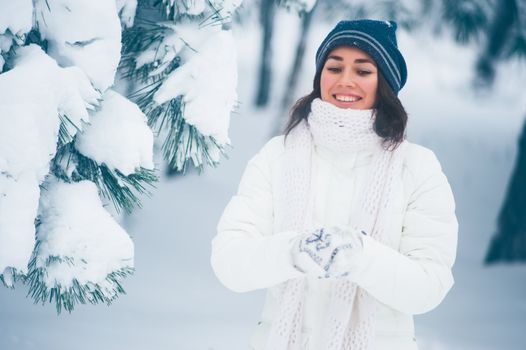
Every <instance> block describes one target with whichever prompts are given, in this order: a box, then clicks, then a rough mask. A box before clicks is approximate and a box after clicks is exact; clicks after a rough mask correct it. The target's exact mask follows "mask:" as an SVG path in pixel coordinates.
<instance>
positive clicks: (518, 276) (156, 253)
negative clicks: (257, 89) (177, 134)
mask: <svg viewBox="0 0 526 350" xmlns="http://www.w3.org/2000/svg"><path fill="white" fill-rule="evenodd" d="M278 23H279V24H280V25H281V26H283V28H281V29H280V30H279V32H280V33H288V35H290V36H294V35H295V32H296V31H295V30H294V25H295V20H294V19H293V18H285V19H284V20H280V21H279V22H278ZM285 23H288V24H287V25H286V26H288V27H286V28H285V27H284V26H285ZM325 31H326V29H325V28H323V29H321V28H317V29H316V30H315V32H313V36H312V37H313V38H312V40H311V42H312V45H311V47H309V51H308V53H307V57H309V58H311V57H314V56H313V55H314V50H315V48H316V44H317V43H319V42H320V40H321V36H322V35H323V34H324V33H325ZM237 34H238V35H237V36H238V43H239V57H240V88H239V92H240V97H239V100H240V108H239V110H238V111H237V113H236V114H234V116H233V118H232V123H231V139H232V143H233V145H234V149H233V150H232V151H231V152H230V159H229V160H228V161H224V162H223V164H222V165H221V166H220V167H219V168H218V169H215V170H208V171H207V172H206V173H205V174H204V175H202V176H198V175H197V174H193V173H191V174H188V175H187V176H185V177H178V178H175V179H170V180H168V181H163V182H162V183H160V184H159V185H158V188H157V190H156V192H155V196H154V197H153V198H152V199H150V200H147V199H145V200H144V204H145V205H144V209H143V210H141V211H137V212H136V213H135V214H134V215H133V216H131V217H128V218H126V220H125V222H124V225H125V227H126V228H127V229H128V231H129V233H130V234H131V235H132V238H133V239H134V241H135V253H136V260H135V265H136V273H135V275H134V277H132V278H129V279H128V281H126V283H125V288H126V290H127V292H128V295H127V296H123V297H121V298H120V299H119V300H118V301H117V302H116V303H115V304H114V305H113V306H111V307H109V308H108V307H106V306H102V305H101V306H97V307H94V306H83V307H78V308H77V309H76V311H74V312H73V313H72V314H71V315H68V314H67V313H66V314H62V315H61V316H56V314H55V310H54V308H53V307H52V306H50V305H46V306H44V307H42V306H38V305H37V306H35V305H33V304H32V303H31V301H30V300H29V299H26V298H25V297H24V295H25V293H24V292H25V290H24V288H23V287H22V286H19V287H17V290H16V291H11V290H7V289H5V288H0V349H1V350H4V349H5V350H25V349H46V350H47V349H50V350H51V349H53V350H62V349H64V350H65V349H70V348H75V349H76V350H87V349H93V348H97V349H104V350H106V349H108V350H143V349H156V350H168V349H177V350H193V349H195V350H212V349H213V350H227V349H228V350H241V349H247V348H248V345H247V344H248V339H249V337H250V333H251V331H252V328H253V325H254V324H255V322H257V320H258V315H259V311H260V308H261V304H262V301H263V296H264V293H263V292H253V293H246V294H236V293H233V292H230V291H228V290H226V289H225V288H223V287H222V286H221V285H220V284H219V282H218V281H217V280H216V279H215V277H214V275H213V273H212V271H211V268H210V267H209V254H210V240H211V238H212V237H213V235H214V234H215V224H216V222H217V220H218V218H219V216H220V214H221V211H222V209H223V207H224V206H225V204H226V203H227V201H228V200H229V198H230V196H231V195H232V193H233V192H234V191H235V189H236V187H237V182H238V180H239V178H240V176H241V172H242V171H243V168H244V166H245V164H246V162H247V161H248V159H249V158H250V157H251V156H252V155H253V154H254V153H255V152H256V151H257V150H258V149H259V148H260V147H261V145H262V144H263V143H264V142H265V141H266V140H267V139H268V138H269V136H270V133H271V130H272V129H273V128H274V125H273V124H274V121H273V120H272V119H274V117H275V116H276V115H277V113H278V112H277V111H276V110H275V109H273V108H270V109H268V110H264V111H255V110H253V109H252V108H251V106H250V104H251V101H252V98H253V94H252V92H253V91H252V90H253V86H252V84H253V83H254V81H255V80H256V78H255V77H256V74H255V68H256V64H255V63H256V62H257V52H259V50H258V47H257V45H256V44H255V41H256V37H255V36H254V35H256V32H255V31H253V30H251V28H244V29H242V30H241V29H239V28H238V32H237ZM279 38H280V43H277V44H276V45H277V46H276V50H275V53H276V54H277V55H276V56H277V57H276V58H275V61H276V65H275V67H276V68H277V76H278V77H277V81H276V86H282V84H281V82H282V81H283V80H284V78H285V75H286V72H287V71H288V68H287V65H288V62H290V60H291V57H290V56H291V53H290V52H287V50H286V49H282V48H287V47H290V43H287V40H290V39H287V37H286V35H280V37H279ZM400 46H401V47H402V48H403V50H404V53H405V56H406V57H407V60H408V65H409V74H410V76H409V81H408V85H407V86H406V88H405V89H404V90H403V92H402V93H401V95H400V97H401V99H402V101H403V102H404V104H405V106H406V108H407V110H408V111H409V113H410V118H411V121H410V127H409V138H410V140H412V141H414V142H418V143H421V144H423V145H426V146H428V147H430V148H431V149H433V150H434V151H435V152H436V154H437V156H438V158H439V159H440V160H441V162H442V165H443V167H444V171H445V172H446V174H447V175H448V177H449V179H450V182H451V185H452V187H453V190H454V193H455V196H456V199H457V213H458V216H459V221H460V237H459V251H458V259H457V264H456V266H455V271H454V273H455V277H456V285H455V286H454V288H453V290H452V291H451V292H450V294H449V295H448V297H447V298H446V300H445V301H444V302H443V304H442V305H440V306H439V307H438V308H437V309H436V310H434V311H432V312H430V313H428V314H426V315H422V316H417V317H416V327H417V338H418V341H419V344H420V348H421V350H443V349H448V350H456V349H462V350H501V349H506V350H519V349H524V348H526V341H525V340H524V337H523V332H524V330H525V329H526V265H517V266H497V267H491V268H488V267H484V266H482V263H481V262H482V260H483V256H484V253H485V250H486V248H487V245H488V243H489V240H490V237H491V235H492V234H493V232H494V229H495V219H496V216H497V214H498V209H499V207H500V204H501V203H502V199H503V196H504V193H505V189H506V184H507V179H508V177H509V175H510V173H511V170H512V166H513V161H514V157H515V152H516V140H517V136H518V132H519V127H520V125H521V123H522V120H523V117H524V115H525V112H526V110H525V105H524V101H526V93H525V92H524V89H523V85H524V84H523V82H524V81H526V72H525V69H524V68H522V70H521V71H517V67H505V68H504V69H503V71H502V75H501V77H500V80H499V81H498V82H497V86H496V89H495V90H493V91H492V92H491V93H487V94H484V95H482V96H476V95H474V94H473V93H472V92H471V91H470V89H469V79H470V78H471V74H472V73H471V72H472V71H471V65H470V63H471V59H472V53H471V50H470V49H461V48H458V47H455V46H453V45H452V44H450V43H449V42H447V41H442V40H429V38H426V37H418V36H415V35H413V36H411V37H409V36H407V35H401V36H400ZM289 51H290V50H289ZM311 61H312V60H308V61H307V62H306V67H305V73H304V75H303V76H304V77H305V78H304V79H303V80H302V84H303V87H302V91H301V92H299V93H300V94H301V93H302V92H306V91H307V90H308V88H309V86H310V79H311V78H310V77H311V76H312V64H313V63H312V62H311ZM278 62H279V63H280V64H279V63H278ZM283 92H284V91H283V90H281V89H278V88H276V89H274V90H273V96H274V97H276V98H277V97H279V96H280V94H281V93H283ZM296 95H297V94H296Z"/></svg>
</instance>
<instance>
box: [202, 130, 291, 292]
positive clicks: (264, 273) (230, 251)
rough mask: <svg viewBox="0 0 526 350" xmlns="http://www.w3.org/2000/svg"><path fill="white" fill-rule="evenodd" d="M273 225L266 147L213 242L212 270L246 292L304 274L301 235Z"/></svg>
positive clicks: (228, 284)
mask: <svg viewBox="0 0 526 350" xmlns="http://www.w3.org/2000/svg"><path fill="white" fill-rule="evenodd" d="M275 142H276V140H275ZM272 223H273V206H272V184H271V181H270V170H269V164H268V156H267V154H266V150H265V148H264V149H263V150H262V151H261V152H260V153H258V154H257V155H256V156H255V157H254V158H252V159H251V160H250V162H249V163H248V165H247V167H246V169H245V172H244V174H243V176H242V179H241V182H240V184H239V189H238V192H237V194H236V195H235V196H233V197H232V199H231V200H230V202H229V203H228V205H227V206H226V208H225V210H224V212H223V214H222V216H221V218H220V220H219V224H218V226H217V235H216V236H215V238H214V239H213V240H212V255H211V264H212V268H213V270H214V272H215V274H216V276H217V278H218V279H219V280H220V281H221V283H223V285H225V286H226V287H227V288H229V289H231V290H233V291H235V292H246V291H250V290H255V289H260V288H267V287H271V286H273V285H276V284H279V283H281V282H284V281H286V280H288V279H292V278H296V277H298V276H300V275H301V273H300V272H299V271H298V270H296V269H295V268H294V267H293V264H292V261H291V259H292V258H291V255H290V250H291V245H292V244H293V242H294V238H295V237H296V236H297V235H298V234H297V233H296V232H294V231H290V232H280V233H278V234H273V232H272V226H273V225H272Z"/></svg>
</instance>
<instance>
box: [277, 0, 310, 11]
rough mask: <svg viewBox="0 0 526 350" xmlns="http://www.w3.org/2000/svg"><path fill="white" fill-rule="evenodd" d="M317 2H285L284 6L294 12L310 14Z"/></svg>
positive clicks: (284, 0) (301, 0) (303, 0)
mask: <svg viewBox="0 0 526 350" xmlns="http://www.w3.org/2000/svg"><path fill="white" fill-rule="evenodd" d="M316 1H317V0H283V1H282V2H281V3H282V6H285V7H287V8H288V9H290V10H294V11H295V12H296V13H301V12H310V10H312V8H313V7H314V5H316Z"/></svg>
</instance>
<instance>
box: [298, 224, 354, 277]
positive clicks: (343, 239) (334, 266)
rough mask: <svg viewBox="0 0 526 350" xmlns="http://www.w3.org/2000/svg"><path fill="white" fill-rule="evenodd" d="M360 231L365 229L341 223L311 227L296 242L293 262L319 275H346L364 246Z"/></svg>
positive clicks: (301, 268) (311, 273) (304, 271)
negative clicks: (352, 227)
mask: <svg viewBox="0 0 526 350" xmlns="http://www.w3.org/2000/svg"><path fill="white" fill-rule="evenodd" d="M361 235H362V232H359V231H354V230H353V231H351V230H344V229H341V228H339V227H330V228H320V229H316V230H314V231H308V232H306V233H304V234H303V235H301V236H299V237H298V238H297V244H294V245H293V248H292V261H293V264H294V266H295V267H296V268H297V269H298V270H300V271H301V272H303V273H305V274H307V275H311V276H316V277H318V278H330V277H343V276H346V275H347V274H348V273H349V270H350V268H351V267H352V266H353V264H354V263H355V262H356V261H357V259H358V258H359V256H360V254H361V252H362V250H363V243H362V239H361Z"/></svg>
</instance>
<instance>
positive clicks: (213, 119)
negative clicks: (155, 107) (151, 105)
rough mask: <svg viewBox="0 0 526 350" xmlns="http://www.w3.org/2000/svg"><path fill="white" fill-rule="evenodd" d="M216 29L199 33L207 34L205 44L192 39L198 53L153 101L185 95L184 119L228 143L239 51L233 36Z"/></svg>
mask: <svg viewBox="0 0 526 350" xmlns="http://www.w3.org/2000/svg"><path fill="white" fill-rule="evenodd" d="M215 28H216V27H211V28H210V29H206V30H205V29H201V30H199V31H203V32H205V31H206V32H207V39H206V40H205V41H204V42H202V43H200V42H198V41H197V40H189V42H191V43H192V44H191V45H192V46H191V47H193V48H194V50H196V51H195V53H194V54H193V55H192V56H191V57H188V56H187V58H186V62H184V63H183V64H182V66H180V67H179V68H178V69H176V70H175V71H174V72H172V73H171V74H170V75H169V76H168V77H167V78H166V80H165V81H164V82H163V84H162V86H161V87H160V88H159V90H158V91H157V92H156V94H155V95H154V100H155V102H157V103H158V104H162V103H164V102H167V101H169V100H171V99H173V98H176V97H177V96H180V95H183V101H184V103H185V106H184V113H183V116H184V118H185V120H186V121H187V122H188V123H189V124H192V125H194V126H195V127H196V128H197V129H198V130H199V132H200V133H201V134H203V135H206V136H213V137H214V138H215V139H216V140H217V141H218V142H219V143H221V144H227V143H229V138H228V126H229V123H230V113H231V111H232V109H233V108H234V103H235V102H236V100H237V94H236V87H237V70H236V49H235V43H234V39H233V37H232V33H231V32H230V31H224V30H217V29H215ZM199 37H200V38H202V33H199ZM187 55H188V54H187Z"/></svg>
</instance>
